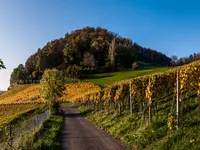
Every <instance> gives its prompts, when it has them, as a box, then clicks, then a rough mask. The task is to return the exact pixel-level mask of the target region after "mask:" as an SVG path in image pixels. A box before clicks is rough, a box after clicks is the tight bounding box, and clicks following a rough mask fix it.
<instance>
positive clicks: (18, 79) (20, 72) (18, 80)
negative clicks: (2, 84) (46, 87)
mask: <svg viewBox="0 0 200 150" xmlns="http://www.w3.org/2000/svg"><path fill="white" fill-rule="evenodd" d="M25 78H26V71H25V68H24V65H22V64H20V65H19V66H18V67H17V68H14V70H13V72H12V73H11V77H10V84H11V85H13V84H23V83H24V80H25Z"/></svg>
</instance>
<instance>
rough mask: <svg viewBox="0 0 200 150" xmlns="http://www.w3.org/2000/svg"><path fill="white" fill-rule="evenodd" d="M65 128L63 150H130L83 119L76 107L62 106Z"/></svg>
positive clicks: (62, 133)
mask: <svg viewBox="0 0 200 150" xmlns="http://www.w3.org/2000/svg"><path fill="white" fill-rule="evenodd" d="M61 109H62V111H63V115H64V117H65V118H64V128H63V130H62V132H61V150H130V149H128V148H126V147H125V146H124V145H122V143H121V142H120V141H118V140H116V139H114V138H112V137H111V136H110V135H109V134H107V133H106V132H104V131H100V130H99V129H97V127H96V126H95V125H93V124H92V123H91V122H89V121H88V120H86V119H85V118H83V117H82V116H80V115H79V113H78V112H77V109H76V108H74V107H69V106H64V105H61Z"/></svg>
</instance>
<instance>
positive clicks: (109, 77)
mask: <svg viewBox="0 0 200 150" xmlns="http://www.w3.org/2000/svg"><path fill="white" fill-rule="evenodd" d="M168 69H170V68H169V67H158V68H153V69H145V70H135V71H123V72H112V73H102V74H94V75H90V76H87V79H85V81H89V82H93V83H95V84H98V85H100V86H105V85H106V84H111V83H113V82H116V81H120V80H124V79H129V78H134V77H137V76H143V75H147V74H152V73H155V72H163V71H167V70H168Z"/></svg>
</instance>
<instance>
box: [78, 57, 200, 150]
mask: <svg viewBox="0 0 200 150" xmlns="http://www.w3.org/2000/svg"><path fill="white" fill-rule="evenodd" d="M199 94H200V61H197V62H194V63H191V64H189V65H184V66H181V67H177V68H174V69H171V70H168V71H165V72H160V73H154V74H151V75H146V76H141V77H136V78H133V79H128V80H122V81H119V82H115V83H113V84H110V85H108V86H106V87H105V88H104V89H102V90H101V91H99V92H95V93H92V94H89V95H87V96H84V97H82V98H78V99H77V102H79V103H81V104H82V105H84V106H89V108H94V109H95V110H96V111H97V113H96V115H94V117H93V116H92V115H91V116H90V117H91V118H92V119H91V120H92V121H93V122H94V123H96V124H99V125H100V127H102V128H103V129H108V131H109V132H110V133H111V134H112V135H114V136H116V135H117V136H116V137H120V136H121V140H123V141H125V143H126V144H128V145H129V146H135V145H136V147H135V148H139V149H140V148H141V149H143V148H145V147H146V146H147V145H148V144H150V143H152V142H155V141H159V140H161V141H163V142H164V143H165V144H163V145H165V149H170V148H171V149H179V148H180V147H179V148H178V147H176V148H175V147H173V146H172V145H173V144H172V143H171V142H172V141H173V140H174V141H181V140H180V139H182V141H181V142H182V143H184V142H185V143H187V144H188V143H189V144H188V145H186V144H185V145H186V146H187V147H188V148H189V147H190V146H192V145H193V146H194V145H195V144H197V143H199V142H200V140H199V136H198V135H197V134H198V133H197V132H196V133H197V134H195V131H194V130H192V129H195V130H199V128H198V126H199V125H200V98H199ZM105 113H106V114H108V115H106V114H105ZM115 114H116V115H117V116H118V115H119V116H121V119H118V120H117V118H118V117H117V116H116V115H115ZM97 118H99V120H98V119H97ZM124 118H125V120H126V121H123V120H124ZM109 119H110V120H109ZM121 120H122V121H121ZM129 121H131V122H130V124H128V127H127V124H126V125H125V127H124V130H128V131H129V130H130V131H129V132H130V133H129V132H128V131H127V132H125V131H124V130H122V131H120V130H121V128H122V127H123V124H124V123H125V122H126V123H127V122H129ZM133 122H135V123H133ZM120 124H121V125H120ZM149 125H150V126H152V125H153V129H152V128H151V127H150V126H149ZM191 126H194V127H193V128H191ZM112 127H113V128H112ZM178 129H181V130H178ZM187 131H190V132H192V133H193V134H195V135H190V134H189V133H188V132H187ZM121 132H122V133H121ZM145 132H149V133H148V134H149V135H148V136H147V134H145ZM125 133H127V134H125ZM172 133H176V134H172ZM192 133H191V134H192ZM122 135H123V136H122ZM141 135H142V136H141ZM172 135H173V136H172ZM145 136H146V137H145ZM170 136H172V138H169V137H170ZM163 138H164V139H163ZM191 138H192V140H191V141H193V142H190V140H189V139H191ZM131 139H132V140H131ZM133 139H134V140H133ZM152 139H153V140H152ZM138 140H142V141H140V142H138ZM168 140H169V141H168ZM184 140H185V141H184ZM133 141H135V143H132V142H133ZM137 142H138V143H137ZM148 142H149V143H148ZM181 142H180V143H179V144H180V145H181ZM170 144H171V146H170ZM177 145H178V144H177ZM180 145H179V146H180ZM196 147H198V148H199V145H198V144H197V145H196ZM162 148H163V147H162ZM198 148H196V149H198ZM147 149H148V148H147ZM152 149H155V145H154V147H153V148H152ZM163 149H164V148H163Z"/></svg>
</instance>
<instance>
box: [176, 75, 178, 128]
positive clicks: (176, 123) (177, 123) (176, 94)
mask: <svg viewBox="0 0 200 150" xmlns="http://www.w3.org/2000/svg"><path fill="white" fill-rule="evenodd" d="M176 128H177V129H178V128H179V71H177V79H176Z"/></svg>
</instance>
